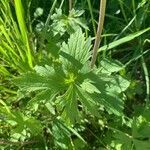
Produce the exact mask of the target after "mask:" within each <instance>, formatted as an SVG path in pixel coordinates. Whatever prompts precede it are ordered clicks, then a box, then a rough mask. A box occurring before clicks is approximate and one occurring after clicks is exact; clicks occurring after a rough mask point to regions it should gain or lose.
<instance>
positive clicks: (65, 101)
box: [56, 84, 80, 123]
mask: <svg viewBox="0 0 150 150" xmlns="http://www.w3.org/2000/svg"><path fill="white" fill-rule="evenodd" d="M56 104H57V107H59V109H60V108H61V109H63V108H64V111H63V113H62V117H63V118H64V120H66V122H68V123H75V122H76V121H77V122H79V121H80V119H79V111H78V103H77V93H76V90H75V87H74V85H73V84H72V85H70V87H69V88H68V90H67V91H66V92H65V93H64V95H62V96H59V97H57V100H56Z"/></svg>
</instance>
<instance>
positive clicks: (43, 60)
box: [0, 0, 150, 150]
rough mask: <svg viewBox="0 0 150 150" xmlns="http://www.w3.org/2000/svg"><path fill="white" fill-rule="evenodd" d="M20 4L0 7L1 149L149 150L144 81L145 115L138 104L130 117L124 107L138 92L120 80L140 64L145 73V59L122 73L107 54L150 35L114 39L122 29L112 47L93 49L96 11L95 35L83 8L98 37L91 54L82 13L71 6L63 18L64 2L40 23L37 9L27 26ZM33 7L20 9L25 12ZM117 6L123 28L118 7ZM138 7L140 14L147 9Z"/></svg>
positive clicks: (102, 11) (40, 12) (100, 26)
mask: <svg viewBox="0 0 150 150" xmlns="http://www.w3.org/2000/svg"><path fill="white" fill-rule="evenodd" d="M103 2H104V3H103ZM105 2H106V1H105V0H104V1H103V0H102V1H101V4H102V5H101V6H104V7H105V4H106V3H105ZM133 2H134V0H133V1H132V3H133ZM24 3H25V2H24V1H21V0H15V1H14V2H13V1H6V0H5V1H2V2H0V6H2V7H1V8H0V14H1V17H0V23H1V24H0V31H1V33H0V37H1V41H0V56H1V60H0V63H1V66H0V81H1V85H0V89H2V90H1V91H0V148H1V149H4V150H6V149H10V150H11V149H12V150H13V149H45V150H48V149H52V150H53V149H68V150H78V149H83V150H84V149H89V150H90V149H105V150H113V149H114V150H128V149H129V150H134V149H135V150H141V149H142V150H149V149H150V136H149V135H150V124H149V122H150V118H149V113H150V111H149V104H148V94H149V90H148V85H149V84H148V83H147V82H148V78H147V76H146V83H147V86H146V87H147V98H146V100H147V101H146V102H147V103H146V107H145V106H144V103H142V105H143V106H142V105H140V106H142V107H141V108H139V107H135V111H134V112H132V113H131V114H129V113H130V111H129V110H128V107H129V104H127V103H129V102H128V99H130V97H134V94H135V93H136V92H137V91H139V90H138V87H137V88H136V86H138V85H137V84H136V83H137V82H136V81H132V80H131V78H130V77H129V76H128V75H127V73H126V67H127V66H128V65H129V64H130V63H132V62H133V61H135V60H137V59H139V58H142V62H143V68H144V71H145V73H146V72H147V67H146V65H145V60H144V58H143V55H144V53H147V52H143V51H142V53H141V55H138V56H137V55H136V56H135V57H134V58H133V59H131V60H130V61H129V62H127V63H126V64H125V65H124V64H123V63H121V62H120V61H118V60H116V59H113V58H111V57H106V52H107V51H109V50H111V49H113V48H116V47H117V46H120V45H122V44H124V43H127V42H129V41H131V40H133V39H135V38H139V39H140V35H142V34H144V33H146V32H148V31H149V30H150V28H145V29H143V30H140V31H139V30H137V32H136V33H132V34H129V35H127V36H125V37H122V38H120V36H121V34H123V33H124V32H125V30H126V29H124V30H123V31H122V32H121V34H120V35H118V37H116V39H115V41H113V42H109V44H106V45H103V46H101V47H100V48H99V44H100V40H101V38H102V37H105V35H102V36H101V32H102V29H103V22H101V21H103V19H104V15H105V9H102V7H100V8H101V9H100V10H99V11H100V13H99V15H100V16H99V22H98V31H97V33H96V31H95V30H96V29H95V22H94V18H93V12H92V4H91V2H90V1H89V0H87V4H88V7H89V9H90V15H91V18H92V26H93V30H94V31H95V35H96V40H95V46H93V43H94V42H93V39H95V38H92V37H90V36H89V35H88V30H90V28H88V27H87V25H86V24H85V23H84V21H83V20H82V18H81V17H82V15H83V14H84V11H82V10H76V9H72V7H73V6H74V5H75V4H76V1H75V2H74V1H69V7H68V8H69V10H70V11H69V13H68V15H66V14H64V13H63V9H62V6H63V5H64V3H65V1H62V2H61V3H60V7H59V8H58V9H55V7H56V6H58V4H59V3H58V2H57V1H56V0H54V1H53V2H52V7H51V9H50V12H49V14H48V16H47V19H46V21H45V22H43V20H40V17H42V15H43V12H44V10H43V8H40V7H38V8H37V9H36V10H35V12H34V14H32V16H34V18H33V20H30V19H31V18H32V17H31V18H30V17H29V19H25V17H24V7H25V5H24ZM31 4H32V1H28V2H26V6H28V7H29V8H28V11H29V10H30V7H31V6H30V5H31ZM118 4H119V6H120V7H121V11H122V13H123V17H124V19H125V21H126V22H128V17H127V16H126V14H125V13H124V11H125V10H124V2H122V1H120V0H119V1H118ZM140 4H143V6H144V5H145V7H146V6H147V1H143V3H140ZM140 7H142V6H139V8H140ZM13 10H15V13H13ZM54 10H55V12H54ZM26 12H27V11H26ZM29 15H31V14H29ZM27 21H29V22H27ZM100 23H101V24H100ZM11 24H12V26H11ZM27 25H29V26H27ZM128 27H129V26H128ZM140 40H141V41H142V39H140ZM93 47H94V51H93V50H92V48H93ZM98 48H99V49H98ZM98 53H100V54H101V55H102V57H100V56H99V54H98ZM97 54H98V59H97V62H96V63H95V61H96V56H97ZM93 57H94V58H93ZM99 57H100V60H99ZM147 74H148V73H147ZM147 74H146V75H147ZM9 85H10V86H9ZM131 91H133V93H131Z"/></svg>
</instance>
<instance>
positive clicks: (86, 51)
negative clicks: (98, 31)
mask: <svg viewBox="0 0 150 150" xmlns="http://www.w3.org/2000/svg"><path fill="white" fill-rule="evenodd" d="M90 49H91V38H88V39H87V40H85V36H84V34H83V33H82V31H81V29H79V30H77V31H76V32H75V33H74V34H72V35H71V36H70V38H69V40H68V43H67V44H66V43H65V42H64V43H63V44H62V47H61V51H62V52H64V53H66V54H68V55H70V56H71V57H73V58H74V59H75V60H76V61H78V62H80V63H81V64H82V65H84V64H85V63H86V62H87V61H88V60H89V58H90V56H91V55H90ZM68 61H69V62H70V63H72V65H73V66H72V67H73V68H74V67H79V68H80V66H77V64H76V63H75V62H73V61H71V60H70V59H68ZM67 65H69V64H67Z"/></svg>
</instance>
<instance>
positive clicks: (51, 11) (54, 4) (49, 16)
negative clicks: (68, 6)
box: [45, 0, 57, 27]
mask: <svg viewBox="0 0 150 150" xmlns="http://www.w3.org/2000/svg"><path fill="white" fill-rule="evenodd" d="M56 4H57V0H54V2H53V5H52V7H51V9H50V11H49V14H48V17H47V20H46V22H45V26H46V27H47V26H48V24H49V22H50V19H51V15H52V13H53V11H54V9H55V6H56Z"/></svg>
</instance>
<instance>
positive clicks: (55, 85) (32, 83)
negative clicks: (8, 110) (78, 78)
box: [14, 66, 64, 92]
mask: <svg viewBox="0 0 150 150" xmlns="http://www.w3.org/2000/svg"><path fill="white" fill-rule="evenodd" d="M60 71H61V70H59V69H58V70H54V69H53V68H52V67H48V66H45V67H42V66H36V67H35V72H28V73H26V74H24V75H22V77H18V78H16V79H14V83H15V84H16V85H17V86H19V87H20V89H21V90H22V91H27V92H33V91H38V90H47V89H53V90H54V89H55V90H58V91H59V89H63V88H64V76H63V72H61V73H60Z"/></svg>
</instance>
